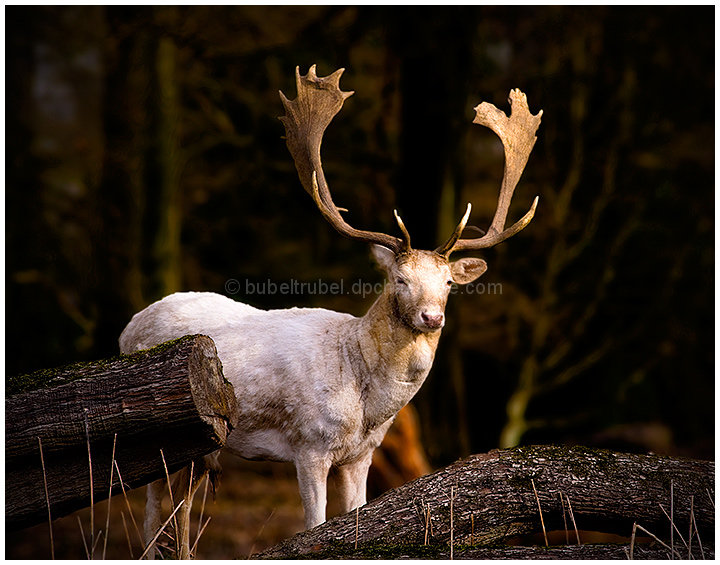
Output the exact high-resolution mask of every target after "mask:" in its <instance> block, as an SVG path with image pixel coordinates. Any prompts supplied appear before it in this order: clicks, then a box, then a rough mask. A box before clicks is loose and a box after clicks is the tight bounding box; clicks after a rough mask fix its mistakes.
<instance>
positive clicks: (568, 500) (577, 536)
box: [565, 494, 582, 545]
mask: <svg viewBox="0 0 720 565" xmlns="http://www.w3.org/2000/svg"><path fill="white" fill-rule="evenodd" d="M565 498H566V499H567V503H568V510H569V512H570V519H571V520H572V523H573V527H574V528H575V537H576V538H577V544H578V545H582V543H581V542H580V534H579V533H578V528H577V524H576V523H575V514H573V509H572V504H570V497H569V496H568V495H567V494H566V495H565Z"/></svg>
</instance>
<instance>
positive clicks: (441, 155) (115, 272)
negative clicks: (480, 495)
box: [5, 6, 714, 464]
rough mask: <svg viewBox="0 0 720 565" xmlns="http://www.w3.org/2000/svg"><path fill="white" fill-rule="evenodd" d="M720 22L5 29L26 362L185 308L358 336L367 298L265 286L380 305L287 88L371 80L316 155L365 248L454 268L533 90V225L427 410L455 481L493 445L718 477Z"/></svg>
mask: <svg viewBox="0 0 720 565" xmlns="http://www.w3.org/2000/svg"><path fill="white" fill-rule="evenodd" d="M712 16H713V11H712V7H709V6H706V7H671V6H647V7H601V6H594V7H559V6H558V7H540V6H537V7H518V8H513V7H473V6H463V7H443V8H440V7H386V8H381V7H354V6H310V7H308V6H290V7H279V6H278V7H275V6H262V7H236V6H207V7H200V6H194V7H190V6H183V7H136V6H124V7H90V6H74V7H61V6H51V7H28V6H9V7H7V8H6V50H7V51H6V76H7V77H13V78H12V80H8V81H7V84H6V140H7V145H6V147H7V149H6V219H5V220H6V294H5V298H6V368H7V372H8V374H14V373H19V372H28V371H30V370H33V369H37V368H42V367H51V366H55V365H58V364H62V363H67V362H72V361H78V360H83V359H89V358H98V357H101V356H106V355H111V354H114V353H115V352H116V350H117V341H116V340H117V336H118V335H119V334H120V332H121V331H122V329H123V327H124V325H125V324H126V323H127V321H128V320H129V319H130V317H131V316H132V314H133V313H135V312H136V311H138V310H139V309H141V308H143V307H144V306H145V305H147V304H148V303H150V302H152V301H154V300H157V299H159V298H161V297H162V296H163V295H164V294H166V293H168V292H173V291H175V290H210V291H215V292H219V293H224V292H225V283H226V281H227V280H228V279H236V280H238V281H240V283H241V287H240V292H239V293H238V294H236V295H234V296H233V297H234V298H236V299H239V300H243V301H247V302H249V303H250V304H253V305H255V306H260V307H265V308H270V307H272V308H277V307H290V306H321V307H326V308H333V309H340V310H345V311H349V312H351V313H353V314H356V315H361V314H362V313H363V312H364V311H365V309H366V308H367V307H368V306H369V305H370V303H371V302H372V300H373V296H362V295H358V294H343V295H328V294H318V293H309V292H306V293H302V294H293V295H290V294H260V293H254V294H248V293H245V292H244V291H245V290H246V289H247V287H246V286H244V285H245V284H246V281H249V282H254V283H260V282H263V281H267V280H270V281H274V282H288V281H292V280H296V281H300V282H315V281H318V280H319V279H322V280H323V281H326V282H337V281H340V280H343V281H345V289H346V290H347V289H348V288H349V287H350V285H351V284H352V283H353V282H355V281H357V280H363V281H366V282H373V283H374V282H378V281H380V280H381V278H380V275H379V273H377V272H376V271H375V270H373V268H372V266H371V263H370V260H369V256H368V250H367V249H366V248H365V247H364V246H362V245H359V244H357V243H355V242H351V241H348V240H344V239H341V238H340V237H337V236H336V234H335V233H334V232H332V229H331V228H330V227H329V226H328V225H327V224H326V223H325V222H324V221H323V220H322V218H321V216H320V214H319V213H318V212H317V210H316V209H315V208H314V205H313V203H312V201H311V199H310V198H308V197H307V194H306V193H305V192H304V191H303V190H302V189H301V187H300V184H299V182H298V180H297V177H296V175H295V171H294V167H293V163H292V159H291V158H290V156H289V154H288V152H287V150H286V148H285V145H284V143H283V141H282V139H281V136H282V135H283V130H282V125H281V124H280V122H279V121H278V120H277V119H276V117H277V116H278V115H279V114H280V113H281V112H282V107H281V104H280V101H279V98H278V94H277V92H278V90H282V91H283V92H285V93H286V94H287V95H288V96H289V97H294V95H295V90H294V88H295V87H294V69H295V67H296V66H297V65H299V66H300V68H301V72H303V73H304V72H306V70H307V68H308V67H309V65H311V64H313V63H317V64H318V72H319V74H321V75H326V74H328V73H330V72H331V71H333V70H335V69H336V68H339V67H346V68H347V69H348V71H347V73H346V75H345V76H344V77H343V80H342V86H343V89H345V90H355V91H356V94H355V95H354V96H353V97H352V98H350V99H349V100H348V102H347V103H346V105H345V108H344V110H343V111H342V112H341V114H340V115H339V116H338V117H337V118H336V119H335V121H334V122H333V124H332V125H331V126H330V128H329V130H328V132H327V134H326V136H325V143H324V144H323V162H324V167H325V172H326V175H327V177H328V179H329V182H330V185H331V188H332V190H333V194H334V197H335V200H336V202H338V204H339V205H341V206H345V207H347V208H349V210H350V214H349V216H348V217H349V221H350V222H351V223H353V224H354V225H357V226H359V227H363V228H367V229H374V230H380V231H386V232H391V233H394V230H395V228H394V227H393V219H392V209H393V208H394V207H397V208H398V209H399V210H400V212H401V214H402V216H403V219H404V220H405V222H406V224H407V226H408V228H409V230H410V232H411V234H412V235H413V241H414V243H415V244H416V245H417V246H419V247H428V248H432V247H434V246H435V245H437V244H438V243H439V242H440V241H442V240H444V239H445V238H446V237H447V235H448V230H449V229H451V228H448V225H454V223H455V222H457V219H459V217H460V212H461V210H462V209H464V202H466V201H471V202H473V206H474V207H473V210H474V212H473V218H472V222H473V223H475V224H476V225H478V226H479V227H481V228H482V227H485V226H486V225H487V224H488V223H489V220H490V218H491V217H492V213H493V211H494V207H495V198H496V195H497V190H498V187H499V182H500V178H501V176H502V159H503V156H502V148H501V146H500V144H499V142H498V141H497V139H496V138H495V137H494V135H493V134H492V133H491V132H489V131H484V130H482V129H481V128H478V127H477V126H473V125H471V121H472V117H473V112H472V107H473V106H475V105H476V104H478V103H479V102H481V101H482V100H488V101H490V102H493V103H494V104H496V105H497V106H498V107H500V108H502V109H503V110H506V111H508V110H509V109H508V105H507V102H506V99H507V93H508V92H509V90H510V89H511V88H515V87H519V88H521V89H522V90H523V91H524V92H526V93H527V96H528V100H529V103H530V108H531V110H532V111H533V112H536V111H538V110H539V109H540V108H542V109H543V111H544V114H543V123H542V125H541V127H540V130H539V133H538V143H537V145H536V147H535V150H534V153H533V155H532V156H531V158H530V161H529V163H528V166H527V169H526V172H525V174H524V176H523V178H522V180H521V181H520V184H519V186H518V190H517V191H516V195H515V204H514V206H513V210H512V211H511V216H512V218H510V220H513V219H514V218H517V217H519V215H520V214H522V213H524V211H525V210H526V209H527V208H528V207H529V205H530V202H531V200H532V198H533V196H534V195H535V194H538V195H540V204H539V207H538V212H537V215H536V217H535V219H534V220H533V222H532V224H531V225H530V226H529V227H528V229H526V230H525V231H524V232H523V233H522V234H520V235H518V236H517V237H515V238H513V239H512V240H510V241H508V242H506V243H504V244H502V245H501V246H499V247H498V248H496V249H492V250H488V251H487V252H486V253H484V256H485V257H486V259H487V260H488V263H489V265H490V268H489V271H488V273H487V274H486V275H485V276H484V277H483V279H481V282H483V283H485V284H486V285H487V284H489V283H500V284H501V285H502V287H501V288H502V293H501V294H500V293H491V292H489V287H486V288H488V292H485V293H483V294H477V293H476V294H469V293H462V292H458V295H457V296H454V297H452V298H451V305H450V306H449V310H448V317H449V319H450V322H449V326H448V328H447V329H446V330H445V333H446V335H444V336H443V340H441V348H440V350H439V351H438V357H437V362H436V367H435V369H434V370H433V372H432V373H431V376H430V378H429V380H428V382H427V383H426V385H425V386H424V387H423V389H422V390H421V392H420V393H419V395H418V397H417V399H416V405H417V407H418V409H419V411H420V413H421V420H422V422H423V434H424V436H425V439H426V445H427V446H428V450H429V453H430V455H431V457H432V458H433V461H434V462H435V463H436V464H440V463H443V462H446V461H448V460H450V459H453V458H456V457H459V456H461V455H464V454H465V453H466V452H468V451H473V452H478V451H484V450H487V449H490V448H493V447H496V446H497V445H498V444H499V443H500V442H502V443H505V444H512V443H517V442H540V441H543V442H549V441H553V442H572V441H575V442H579V443H585V444H602V445H605V446H608V447H626V448H628V449H640V450H644V449H653V450H655V451H661V452H663V451H664V452H674V453H677V452H681V453H686V454H694V455H698V456H706V457H712V455H713V439H714V435H713V434H714V375H713V371H714V353H713V346H714V326H713V300H714V294H713V292H714V280H713V270H714V242H713V207H714V206H713V205H714V191H713V186H714V146H713V139H714V124H713V111H712V104H713V100H714V74H713V63H714V55H713V53H714V29H713V20H714V18H713V17H712Z"/></svg>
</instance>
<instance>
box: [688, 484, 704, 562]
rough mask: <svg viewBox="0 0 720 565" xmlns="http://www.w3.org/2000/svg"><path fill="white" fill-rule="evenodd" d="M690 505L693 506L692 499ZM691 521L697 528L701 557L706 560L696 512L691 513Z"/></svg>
mask: <svg viewBox="0 0 720 565" xmlns="http://www.w3.org/2000/svg"><path fill="white" fill-rule="evenodd" d="M690 503H691V504H692V498H690ZM690 519H691V520H692V523H693V525H694V526H695V536H696V537H697V540H698V546H699V547H700V555H701V556H702V558H703V559H705V551H703V546H702V540H701V539H700V532H699V530H698V527H697V522H696V521H695V512H694V511H693V512H690Z"/></svg>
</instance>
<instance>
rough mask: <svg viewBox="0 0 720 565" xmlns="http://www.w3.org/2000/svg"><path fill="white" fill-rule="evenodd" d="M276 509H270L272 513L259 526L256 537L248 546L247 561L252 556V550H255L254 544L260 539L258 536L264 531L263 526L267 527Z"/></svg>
mask: <svg viewBox="0 0 720 565" xmlns="http://www.w3.org/2000/svg"><path fill="white" fill-rule="evenodd" d="M275 510H276V508H273V509H272V512H270V514H269V515H268V517H267V518H265V521H264V522H263V525H262V526H260V530H259V531H258V533H257V535H256V536H255V539H254V540H253V543H252V545H251V546H250V552H249V553H248V559H249V558H250V557H251V556H252V553H253V550H254V549H255V542H257V540H259V539H260V536H261V535H262V533H263V531H264V530H265V526H267V525H268V522H269V521H270V518H272V517H273V515H274V514H275Z"/></svg>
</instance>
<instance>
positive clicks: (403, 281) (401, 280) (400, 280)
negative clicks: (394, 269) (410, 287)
mask: <svg viewBox="0 0 720 565" xmlns="http://www.w3.org/2000/svg"><path fill="white" fill-rule="evenodd" d="M395 282H396V283H398V284H401V285H403V286H407V282H405V279H403V278H401V277H398V278H397V279H396V280H395Z"/></svg>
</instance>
